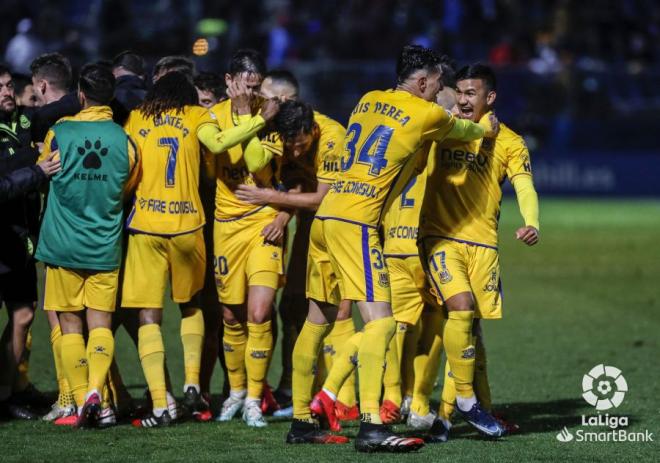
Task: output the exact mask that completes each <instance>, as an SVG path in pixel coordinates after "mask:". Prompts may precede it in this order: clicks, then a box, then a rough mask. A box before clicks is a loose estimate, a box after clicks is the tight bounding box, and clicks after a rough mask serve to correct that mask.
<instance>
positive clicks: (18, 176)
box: [0, 164, 47, 273]
mask: <svg viewBox="0 0 660 463" xmlns="http://www.w3.org/2000/svg"><path fill="white" fill-rule="evenodd" d="M46 178H47V177H46V174H44V171H43V170H41V169H40V168H39V166H37V165H36V164H33V165H31V166H27V167H22V168H20V169H18V170H15V171H13V172H12V173H10V174H9V175H2V176H0V203H4V202H6V201H9V200H12V199H15V198H17V197H19V196H22V195H24V194H25V193H28V192H29V191H31V190H35V189H36V188H38V187H39V186H40V185H41V184H42V183H43V182H44V181H45V180H46ZM0 273H1V272H0Z"/></svg>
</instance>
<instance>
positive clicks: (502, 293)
mask: <svg viewBox="0 0 660 463" xmlns="http://www.w3.org/2000/svg"><path fill="white" fill-rule="evenodd" d="M497 289H498V291H499V292H500V304H503V303H504V290H503V289H502V278H499V279H498V280H497Z"/></svg>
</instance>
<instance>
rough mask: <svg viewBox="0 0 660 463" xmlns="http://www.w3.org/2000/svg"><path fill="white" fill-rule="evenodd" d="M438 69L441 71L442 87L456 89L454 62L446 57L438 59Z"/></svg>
mask: <svg viewBox="0 0 660 463" xmlns="http://www.w3.org/2000/svg"><path fill="white" fill-rule="evenodd" d="M440 68H441V69H442V85H444V86H445V87H450V88H456V61H454V60H453V59H451V58H450V57H449V56H447V55H442V56H441V57H440Z"/></svg>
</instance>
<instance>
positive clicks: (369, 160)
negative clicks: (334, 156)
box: [341, 122, 394, 177]
mask: <svg viewBox="0 0 660 463" xmlns="http://www.w3.org/2000/svg"><path fill="white" fill-rule="evenodd" d="M361 133H362V126H361V125H360V124H358V123H357V122H356V123H353V124H351V126H350V127H349V128H348V130H347V132H346V136H347V138H348V140H349V141H348V142H347V143H346V150H347V151H348V159H346V160H344V159H342V160H341V168H342V170H348V169H350V168H351V166H352V165H353V162H355V153H356V152H357V154H358V157H357V163H358V164H363V165H367V166H369V175H371V176H373V177H376V176H378V175H379V174H380V171H381V169H384V168H385V167H386V166H387V159H385V152H386V151H387V145H389V143H390V139H391V138H392V134H393V133H394V129H393V128H392V127H388V126H386V125H378V126H376V128H374V130H373V131H372V132H371V133H370V134H369V136H368V137H367V138H366V140H365V141H364V143H362V144H361V145H360V146H359V147H358V146H357V144H358V142H359V139H360V134H361Z"/></svg>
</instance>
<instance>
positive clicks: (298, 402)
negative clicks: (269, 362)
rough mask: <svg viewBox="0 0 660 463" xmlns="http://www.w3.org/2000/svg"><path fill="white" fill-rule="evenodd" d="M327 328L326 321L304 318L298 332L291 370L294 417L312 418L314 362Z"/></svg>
mask: <svg viewBox="0 0 660 463" xmlns="http://www.w3.org/2000/svg"><path fill="white" fill-rule="evenodd" d="M329 330H330V325H329V324H328V323H325V324H322V325H317V324H316V323H312V322H310V321H309V320H305V324H304V325H303V327H302V330H300V334H298V339H297V340H296V345H295V346H294V348H293V362H292V365H293V372H292V374H291V380H292V387H293V417H294V418H295V419H298V420H306V421H309V420H311V418H312V413H311V411H310V410H309V403H310V402H311V401H312V387H313V386H314V377H315V373H316V372H315V370H316V362H317V359H318V355H319V351H320V349H321V345H322V344H323V338H324V337H325V336H326V335H327V333H328V331H329Z"/></svg>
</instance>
